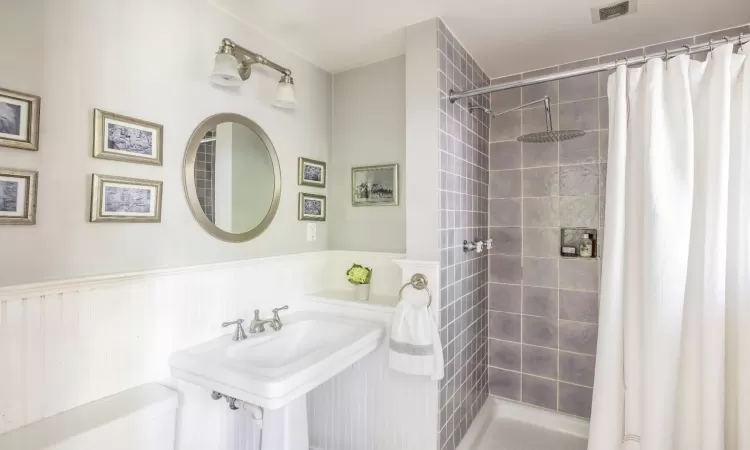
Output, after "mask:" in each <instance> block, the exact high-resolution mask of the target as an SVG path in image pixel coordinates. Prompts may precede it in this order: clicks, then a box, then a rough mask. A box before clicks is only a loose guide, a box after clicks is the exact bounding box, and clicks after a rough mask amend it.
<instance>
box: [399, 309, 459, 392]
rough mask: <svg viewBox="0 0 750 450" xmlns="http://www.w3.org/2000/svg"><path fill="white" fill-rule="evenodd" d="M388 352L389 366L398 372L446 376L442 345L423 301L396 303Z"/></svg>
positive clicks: (435, 376) (435, 378) (437, 376)
mask: <svg viewBox="0 0 750 450" xmlns="http://www.w3.org/2000/svg"><path fill="white" fill-rule="evenodd" d="M388 353H389V355H388V360H389V365H390V367H391V369H393V370H395V371H397V372H402V373H406V374H410V375H426V376H429V377H430V378H431V379H433V380H441V379H443V376H444V375H445V369H444V367H443V366H444V362H443V346H442V344H441V343H440V334H439V333H438V327H437V325H436V324H435V321H434V320H433V319H432V316H431V315H430V312H429V311H428V309H427V307H426V306H425V301H424V300H409V299H406V300H401V301H400V302H399V304H398V305H396V312H395V314H394V315H393V324H392V325H391V338H390V342H389V350H388Z"/></svg>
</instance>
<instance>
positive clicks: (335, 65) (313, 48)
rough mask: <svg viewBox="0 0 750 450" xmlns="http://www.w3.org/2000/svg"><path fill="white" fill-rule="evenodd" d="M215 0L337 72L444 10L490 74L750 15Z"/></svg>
mask: <svg viewBox="0 0 750 450" xmlns="http://www.w3.org/2000/svg"><path fill="white" fill-rule="evenodd" d="M215 2H216V4H217V5H218V6H219V7H221V8H223V9H225V10H227V11H229V12H230V13H232V14H234V15H235V16H237V17H239V18H241V19H242V20H244V21H245V22H247V23H249V24H251V25H252V26H254V27H256V28H258V29H259V30H261V31H263V32H264V33H266V34H268V35H269V36H271V37H273V38H275V39H276V40H278V41H280V42H282V43H283V44H284V45H285V46H287V47H288V48H289V49H290V50H292V51H294V52H295V53H297V54H298V55H300V56H302V57H304V58H305V59H307V60H309V61H311V62H313V63H315V64H316V65H318V66H320V67H322V68H323V69H325V70H327V71H329V72H332V73H336V72H341V71H344V70H348V69H351V68H353V67H358V66H361V65H365V64H369V63H372V62H375V61H379V60H382V59H385V58H389V57H392V56H397V55H400V54H402V53H403V52H404V27H406V26H408V25H411V24H414V23H417V22H421V21H423V20H426V19H429V18H432V17H437V16H439V17H442V18H443V20H444V21H445V23H446V24H447V26H448V27H449V28H450V29H451V30H452V31H453V32H454V34H455V35H456V36H457V37H458V39H459V40H460V41H461V42H462V43H463V44H464V46H465V47H466V48H467V50H468V51H469V52H470V53H471V54H472V55H473V56H474V58H476V60H477V61H478V62H479V64H480V65H481V66H482V67H483V68H484V70H485V71H486V72H487V74H488V75H490V77H492V78H495V77H499V76H503V75H509V74H514V73H519V72H524V71H527V70H532V69H538V68H543V67H548V66H551V65H557V64H562V63H566V62H571V61H576V60H581V59H585V58H589V57H593V56H598V55H603V54H607V53H614V52H617V51H621V50H627V49H631V48H634V47H641V46H646V45H651V44H653V43H656V42H663V41H668V40H672V39H678V38H683V37H687V36H691V35H694V34H700V33H705V32H710V31H715V30H718V29H722V28H728V27H732V26H736V25H741V24H744V23H748V22H750V0H639V2H638V12H637V13H636V14H634V15H631V16H626V17H622V18H618V19H615V20H612V21H608V22H604V23H600V24H596V25H594V24H592V23H591V13H590V9H591V8H593V7H600V6H604V5H606V4H609V3H611V0H461V1H459V0H377V1H373V0H283V1H279V0H215ZM245 45H248V46H250V47H251V48H252V43H247V44H245Z"/></svg>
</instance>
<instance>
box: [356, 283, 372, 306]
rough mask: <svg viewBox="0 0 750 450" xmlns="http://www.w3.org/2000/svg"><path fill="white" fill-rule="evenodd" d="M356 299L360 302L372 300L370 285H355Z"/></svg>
mask: <svg viewBox="0 0 750 450" xmlns="http://www.w3.org/2000/svg"><path fill="white" fill-rule="evenodd" d="M354 299H355V300H358V301H360V302H366V301H368V300H369V299H370V285H369V284H355V285H354Z"/></svg>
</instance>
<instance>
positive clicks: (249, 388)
mask: <svg viewBox="0 0 750 450" xmlns="http://www.w3.org/2000/svg"><path fill="white" fill-rule="evenodd" d="M282 320H283V323H284V326H283V327H282V329H281V330H279V331H274V330H272V329H270V328H267V329H266V331H265V332H262V333H254V334H248V338H247V339H245V340H242V341H232V336H231V335H225V336H222V337H220V338H218V339H214V340H212V341H208V342H205V343H203V344H200V345H197V346H195V347H191V348H188V349H185V350H182V351H179V352H176V353H174V354H172V356H171V357H170V358H169V364H170V366H171V367H172V375H173V376H175V377H176V378H179V379H181V380H184V381H188V382H191V383H194V384H197V385H199V386H202V387H204V388H206V389H209V390H212V391H217V392H220V393H222V394H225V395H228V396H230V397H234V398H237V399H239V400H243V401H246V402H249V403H252V404H255V405H258V406H263V407H266V408H271V409H275V408H282V407H284V406H286V405H287V404H288V403H289V402H291V401H292V400H294V399H295V398H297V397H299V396H301V395H304V394H306V393H307V392H309V391H311V390H312V389H314V388H315V387H317V386H319V385H320V384H322V383H323V382H325V381H326V380H328V379H329V378H331V377H333V376H335V375H336V374H338V373H339V372H341V371H343V370H344V369H346V368H347V367H349V366H350V365H352V364H353V363H355V362H356V361H358V360H360V359H361V358H363V357H364V356H366V355H367V354H368V353H370V352H372V351H373V350H375V349H376V348H377V347H378V345H379V344H380V341H381V339H382V337H383V334H384V327H383V325H382V324H379V323H375V322H368V321H365V320H361V319H352V318H348V317H342V316H335V315H331V314H329V313H326V314H323V313H316V312H300V313H294V314H289V315H287V316H282Z"/></svg>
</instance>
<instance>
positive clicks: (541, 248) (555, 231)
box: [523, 227, 560, 257]
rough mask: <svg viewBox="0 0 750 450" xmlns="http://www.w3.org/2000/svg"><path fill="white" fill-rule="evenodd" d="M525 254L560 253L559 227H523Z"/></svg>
mask: <svg viewBox="0 0 750 450" xmlns="http://www.w3.org/2000/svg"><path fill="white" fill-rule="evenodd" d="M523 254H524V255H525V256H538V257H556V256H558V255H559V254H560V229H559V228H529V227H526V228H523Z"/></svg>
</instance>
